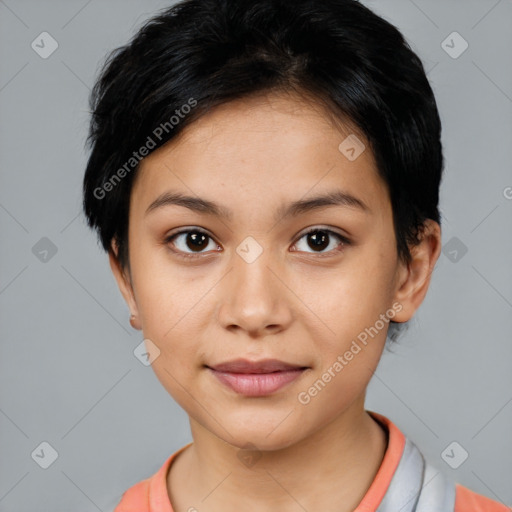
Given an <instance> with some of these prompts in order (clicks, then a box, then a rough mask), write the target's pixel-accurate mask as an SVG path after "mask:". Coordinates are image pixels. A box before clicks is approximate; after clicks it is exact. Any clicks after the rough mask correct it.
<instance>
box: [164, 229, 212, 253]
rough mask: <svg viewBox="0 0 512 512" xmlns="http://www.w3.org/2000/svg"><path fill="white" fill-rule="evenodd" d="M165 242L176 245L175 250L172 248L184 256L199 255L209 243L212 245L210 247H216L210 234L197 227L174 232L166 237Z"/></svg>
mask: <svg viewBox="0 0 512 512" xmlns="http://www.w3.org/2000/svg"><path fill="white" fill-rule="evenodd" d="M166 243H168V244H172V245H173V246H174V247H176V249H177V250H175V249H172V250H173V251H174V252H175V253H177V254H179V255H180V256H183V257H184V258H190V257H192V258H193V257H195V256H196V255H201V253H202V252H205V249H207V248H208V246H209V244H210V243H211V245H212V247H211V249H216V248H217V247H218V246H217V244H215V242H214V241H213V239H212V238H211V237H210V235H208V234H207V233H205V232H204V231H201V230H199V229H189V230H183V231H180V232H178V233H175V234H173V235H171V236H169V237H168V238H167V239H166ZM180 253H182V254H180ZM194 253H195V254H194Z"/></svg>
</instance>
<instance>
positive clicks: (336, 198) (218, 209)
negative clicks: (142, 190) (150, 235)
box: [145, 190, 372, 221]
mask: <svg viewBox="0 0 512 512" xmlns="http://www.w3.org/2000/svg"><path fill="white" fill-rule="evenodd" d="M170 205H176V206H182V207H184V208H188V209H189V210H192V211H194V212H197V213H200V214H203V215H213V216H215V217H219V218H223V219H226V220H232V219H233V217H234V214H233V212H232V211H231V210H230V209H229V208H226V207H225V206H222V205H220V204H218V203H215V202H214V201H209V200H207V199H203V198H200V197H193V196H187V195H184V194H182V193H180V192H173V191H168V192H164V193H163V194H161V195H159V196H158V197H157V198H156V199H155V200H154V201H153V202H152V203H151V204H150V205H149V206H148V208H147V209H146V212H145V215H148V214H149V213H150V212H152V211H155V210H157V209H159V208H163V207H165V206H170ZM332 206H342V207H348V208H353V209H356V210H358V211H360V212H362V213H365V214H370V213H371V212H372V211H371V209H370V208H369V207H368V205H367V204H366V203H365V202H364V201H363V200H361V199H358V198H357V197H355V196H353V195H352V194H349V193H348V192H345V191H343V190H333V191H331V192H328V193H326V194H321V195H318V196H314V197H312V198H309V199H299V200H297V201H293V202H291V203H289V204H288V205H283V206H281V207H279V208H278V209H277V210H276V212H275V214H274V220H276V221H277V220H279V219H282V218H287V217H297V216H299V215H303V214H305V213H308V212H311V211H314V210H319V209H323V208H327V207H332Z"/></svg>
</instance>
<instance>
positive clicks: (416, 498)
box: [376, 438, 455, 512]
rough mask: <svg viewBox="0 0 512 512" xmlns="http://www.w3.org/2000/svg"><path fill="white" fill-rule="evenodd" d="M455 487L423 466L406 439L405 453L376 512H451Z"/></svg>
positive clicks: (412, 445)
mask: <svg viewBox="0 0 512 512" xmlns="http://www.w3.org/2000/svg"><path fill="white" fill-rule="evenodd" d="M454 507H455V484H454V483H452V482H450V481H449V480H448V479H447V478H446V477H445V476H444V475H443V474H442V473H441V472H440V471H439V470H436V469H435V468H433V467H432V466H430V465H429V464H427V463H426V461H425V459H424V457H423V455H422V454H421V452H420V451H419V449H418V447H417V446H416V445H415V444H414V443H413V442H412V441H410V440H409V439H407V438H406V441H405V447H404V452H403V453H402V457H401V459H400V462H399V464H398V467H397V469H396V471H395V474H394V475H393V478H392V479H391V483H390V484H389V488H388V490H387V492H386V495H385V496H384V498H383V500H382V502H381V504H380V505H379V507H378V508H377V511H376V512H453V511H454Z"/></svg>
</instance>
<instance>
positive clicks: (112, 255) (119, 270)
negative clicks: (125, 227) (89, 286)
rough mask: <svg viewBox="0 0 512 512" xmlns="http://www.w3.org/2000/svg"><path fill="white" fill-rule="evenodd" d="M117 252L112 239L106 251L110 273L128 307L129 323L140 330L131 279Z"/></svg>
mask: <svg viewBox="0 0 512 512" xmlns="http://www.w3.org/2000/svg"><path fill="white" fill-rule="evenodd" d="M117 254H118V247H117V245H116V243H115V241H114V240H113V241H112V243H111V247H110V250H109V251H108V258H109V263H110V268H111V270H112V274H114V278H115V280H116V281H117V285H118V287H119V290H120V292H121V294H122V296H123V298H124V300H125V302H126V304H127V305H128V307H129V309H130V313H131V316H130V325H131V326H132V327H133V328H134V329H137V330H141V329H142V326H141V324H140V320H139V311H138V308H137V302H136V301H135V295H134V293H133V287H132V284H131V279H130V276H129V274H128V272H127V271H126V269H124V268H123V267H122V266H121V264H120V262H119V259H118V257H117Z"/></svg>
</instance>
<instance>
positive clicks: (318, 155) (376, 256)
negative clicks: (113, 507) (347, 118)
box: [110, 94, 441, 512]
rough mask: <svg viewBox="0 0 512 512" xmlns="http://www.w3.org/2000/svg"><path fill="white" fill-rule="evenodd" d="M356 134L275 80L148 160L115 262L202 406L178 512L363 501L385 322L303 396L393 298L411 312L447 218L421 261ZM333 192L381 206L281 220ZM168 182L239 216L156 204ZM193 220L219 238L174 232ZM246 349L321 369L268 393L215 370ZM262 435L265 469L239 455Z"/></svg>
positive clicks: (381, 447) (351, 505)
mask: <svg viewBox="0 0 512 512" xmlns="http://www.w3.org/2000/svg"><path fill="white" fill-rule="evenodd" d="M350 133H352V132H351V131H350V129H348V128H347V129H344V130H342V129H340V128H339V127H335V126H334V125H333V124H332V123H330V122H329V121H328V118H327V117H326V115H324V113H323V112H322V111H321V110H320V109H319V108H318V107H314V106H312V104H311V103H308V102H306V101H305V100H304V98H299V97H293V96H292V95H283V94H281V95H278V94H265V95H259V96H257V97H253V98H251V99H247V98H245V99H243V100H237V101H234V102H230V103H228V104H225V105H222V106H221V107H218V108H216V109H214V110H212V111H211V112H210V113H208V114H207V115H206V116H204V117H202V118H201V119H199V120H198V121H196V122H194V123H193V124H191V125H190V126H188V127H187V128H186V129H185V130H184V131H183V132H182V133H181V134H180V136H179V137H178V138H176V139H174V140H172V141H170V142H169V143H168V144H167V145H166V146H163V147H162V148H160V149H158V150H157V151H155V152H153V153H151V154H150V155H149V156H148V157H146V158H145V159H144V160H143V161H142V162H141V166H140V169H139V171H138V174H137V176H136V180H135V183H134V187H133V191H132V196H131V200H130V214H129V254H130V259H129V268H121V266H120V265H119V263H118V261H117V259H116V246H115V244H114V243H113V244H112V250H111V252H110V263H111V267H112V271H113V273H114V276H115V278H116V280H117V282H118V285H119V288H120V290H121V293H122V294H123V296H124V298H125V300H126V302H127V304H128V306H129V308H130V311H131V313H132V314H133V315H134V316H135V318H134V319H133V322H132V325H133V326H134V327H135V328H137V329H142V331H143V334H144V338H145V339H150V340H151V341H152V343H154V344H155V345H156V346H157V347H158V349H159V350H160V355H159V356H158V357H157V358H156V359H155V361H154V362H153V363H152V367H153V370H154V371H155V373H156V375H157V377H158V379H159V380H160V382H161V383H162V385H163V386H164V387H165V389H166V390H167V391H168V392H169V394H170V395H172V397H173V398H174V399H175V400H176V401H177V402H178V403H179V404H180V405H181V407H183V409H184V410H185V411H186V412H187V413H188V416H189V419H190V426H191V433H192V437H193V440H194V443H193V445H192V446H191V447H189V448H187V449H186V450H185V451H184V452H182V453H181V454H180V455H179V456H178V457H177V458H176V459H175V461H174V463H173V465H172V466H171V470H170V471H169V474H168V477H167V487H168V492H169V496H170V499H171V503H172V504H173V507H174V510H175V511H176V512H182V511H183V512H185V511H187V510H189V508H190V507H195V508H196V509H197V510H199V511H200V512H203V511H208V512H210V511H211V512H215V511H221V510H222V511H223V512H231V511H235V510H236V511H239V510H240V504H241V503H243V508H244V510H248V511H254V512H259V511H265V512H269V511H280V512H283V511H285V512H287V511H290V512H291V511H297V510H301V507H303V508H304V509H306V510H309V511H314V510H323V511H333V512H334V511H336V512H344V511H346V512H349V511H353V510H354V509H355V508H356V506H357V505H358V503H359V502H360V501H361V499H362V498H363V496H364V495H365V493H366V491H367V490H368V488H369V486H370V484H371V483H372V481H373V479H374V477H375V475H376V473H377V470H378V469H379V466H380V464H381V462H382V459H383V456H384V453H385V450H386V447H387V437H386V433H385V432H384V430H383V429H382V428H381V427H380V425H379V424H378V423H377V422H376V421H375V420H374V419H373V418H371V416H370V415H369V414H368V413H367V412H366V411H365V409H364V399H365V392H366V388H367V385H368V383H369V380H370V378H371V377H372V373H373V372H374V371H375V369H376V367H377V365H378V362H379V359H380V357H381V354H382V351H383V348H384V345H385V340H386V334H387V329H388V323H385V327H384V328H382V329H380V330H379V332H378V334H377V335H375V336H374V337H373V338H371V337H370V338H369V341H368V344H367V345H366V346H364V348H363V349H362V350H361V351H360V352H359V353H358V354H357V355H355V356H354V358H353V359H352V360H351V361H350V362H349V363H348V364H347V365H346V366H345V367H344V368H343V370H342V371H341V372H339V373H337V374H336V376H335V377H334V378H332V379H331V381H330V382H329V383H328V384H327V385H326V386H325V387H324V388H323V389H322V390H321V391H320V392H319V393H318V394H317V395H316V396H314V397H313V398H311V401H310V402H309V403H308V404H307V405H304V404H302V403H300V402H299V401H298V398H297V397H298V394H299V393H300V392H303V391H307V390H308V389H309V388H310V386H312V385H313V383H314V382H315V381H317V380H318V379H319V378H321V376H322V374H323V373H324V372H325V371H326V370H327V368H329V367H331V366H332V365H333V363H334V362H335V361H336V360H337V357H338V356H339V355H343V354H344V353H345V352H346V351H347V350H348V349H349V348H350V346H351V343H352V341H353V340H354V339H356V337H357V335H358V334H359V333H360V332H362V331H364V329H365V328H368V327H370V326H374V325H375V323H376V321H377V320H378V319H379V318H381V317H380V315H381V314H384V313H385V312H386V311H387V310H390V309H393V304H395V308H396V305H397V304H398V305H399V307H400V310H399V311H398V312H396V314H395V316H394V317H393V320H394V321H397V322H405V321H407V320H409V319H410V318H411V317H412V316H413V315H414V313H415V311H416V310H417V309H418V308H419V306H420V305H421V303H422V301H423V299H424V297H425V294H426V292H427V289H428V286H429V283H430V275H431V272H432V270H433V268H434V265H435V263H436V261H437V258H438V256H439V253H440V249H441V231H440V227H439V225H438V224H437V223H435V222H433V221H428V222H427V224H426V229H425V231H424V235H423V239H422V242H421V244H420V245H418V246H416V247H414V248H411V249H412V255H413V260H412V262H411V263H410V264H409V265H405V264H403V263H402V262H400V261H399V259H398V255H397V250H396V240H395V233H394V227H393V222H392V210H391V203H390V200H389V194H388V191H387V188H386V186H385V184H384V182H383V181H382V180H381V179H380V178H379V176H378V174H377V172H376V168H375V162H374V158H373V155H372V153H371V151H370V149H369V147H368V145H366V147H367V148H366V150H365V151H364V152H363V153H362V154H361V155H360V156H359V157H358V158H357V159H356V160H354V161H349V160H348V159H347V158H346V157H345V156H344V155H343V154H342V153H341V152H340V150H339V149H338V146H339V144H340V143H341V142H342V141H343V140H344V139H345V137H346V136H347V135H348V134H350ZM358 137H359V138H360V139H361V140H364V139H362V136H360V135H358ZM336 189H343V190H344V191H347V192H349V193H350V194H352V195H354V196H356V197H357V198H359V199H360V200H362V201H364V203H366V205H368V207H369V208H370V210H371V211H370V212H369V213H364V212H362V211H360V210H358V209H357V208H354V207H347V206H329V207H325V208H323V209H318V210H315V211H310V212H307V213H305V214H303V215H299V216H296V217H290V218H279V219H278V220H277V221H276V220H275V219H274V212H275V211H276V209H277V208H279V207H281V206H282V205H286V204H288V203H290V202H291V201H295V200H298V199H304V198H308V197H311V196H313V195H316V194H318V193H321V192H327V191H330V190H336ZM168 190H174V191H179V192H182V193H183V194H187V195H192V196H199V197H201V198H205V199H208V200H211V201H215V202H218V203H220V204H221V205H223V206H225V207H228V208H229V209H230V210H232V212H233V218H232V219H231V220H228V219H222V218H217V217H215V216H213V215H210V214H202V213H197V212H194V211H191V210H189V209H187V208H185V207H183V206H177V205H167V206H163V207H161V208H156V209H154V210H153V211H151V213H148V214H146V210H147V208H148V206H149V205H150V204H151V203H152V202H153V201H154V200H155V199H156V198H157V197H158V196H159V195H160V194H162V193H163V192H166V191H168ZM310 227H318V228H319V229H320V230H321V229H322V228H323V229H327V228H330V229H331V230H332V231H334V232H335V233H339V234H341V235H344V236H346V237H347V238H348V239H349V240H350V241H351V243H350V244H349V245H344V246H341V245H340V244H341V242H340V240H339V239H338V238H337V237H336V236H335V235H334V234H331V235H330V236H329V240H328V242H326V245H325V246H323V247H321V248H320V249H316V248H315V245H314V244H311V243H308V240H309V238H308V236H304V232H305V231H306V228H310ZM178 228H182V229H185V228H188V230H189V231H191V230H193V229H194V228H201V229H202V230H203V231H206V232H207V233H208V235H209V236H210V237H211V238H207V239H206V242H205V245H204V246H203V247H204V248H203V249H200V248H198V249H196V251H194V246H193V245H190V244H189V245H187V243H186V242H187V235H186V234H185V235H181V236H179V237H178V238H177V239H174V245H173V243H172V242H169V241H166V237H168V236H169V235H171V234H174V233H176V231H180V229H178ZM248 236H251V237H253V238H254V239H255V240H256V241H257V243H258V244H259V246H260V247H261V248H262V251H263V252H262V253H261V255H260V256H259V257H258V258H257V259H255V261H252V262H251V263H248V262H247V261H246V260H245V259H243V258H242V257H240V256H239V254H238V253H237V252H236V249H237V247H239V246H240V244H241V243H242V242H243V241H244V240H245V239H246V237H248ZM191 247H192V248H191ZM337 248H341V251H336V249H337ZM172 249H174V250H175V251H176V252H173V250H172ZM179 251H182V253H188V254H193V255H194V254H195V255H197V256H198V257H196V258H195V259H194V260H191V261H188V260H185V259H183V258H180V257H179V256H178V255H177V253H179ZM197 251H199V252H197ZM201 251H202V252H201ZM238 357H245V358H248V359H262V358H276V359H280V360H283V361H286V362H290V363H293V364H299V365H301V366H307V367H309V369H308V370H306V371H305V372H304V373H303V374H302V375H301V376H300V377H299V378H298V379H296V380H295V381H293V382H292V383H290V384H288V385H287V386H285V387H284V388H282V389H280V390H279V391H277V392H275V393H274V394H272V395H270V396H266V397H246V396H243V395H238V394H236V393H235V392H233V391H232V390H231V389H229V388H227V387H226V386H224V385H223V384H222V383H220V382H219V381H218V380H217V379H216V378H215V377H214V376H212V375H211V374H210V372H209V371H208V370H207V369H206V368H205V367H204V365H205V364H209V365H213V364H217V363H220V362H224V361H228V360H231V359H234V358H238ZM248 442H250V443H252V445H254V446H255V447H257V448H255V450H256V451H255V452H254V453H255V454H257V455H258V457H259V459H258V460H257V462H256V463H255V464H254V465H253V466H251V467H248V466H247V465H245V464H243V463H242V462H241V460H240V459H239V458H238V457H237V455H238V453H239V452H240V449H242V448H244V447H245V445H246V444H247V443H248ZM305 462H306V463H305ZM203 500H204V501H203Z"/></svg>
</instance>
